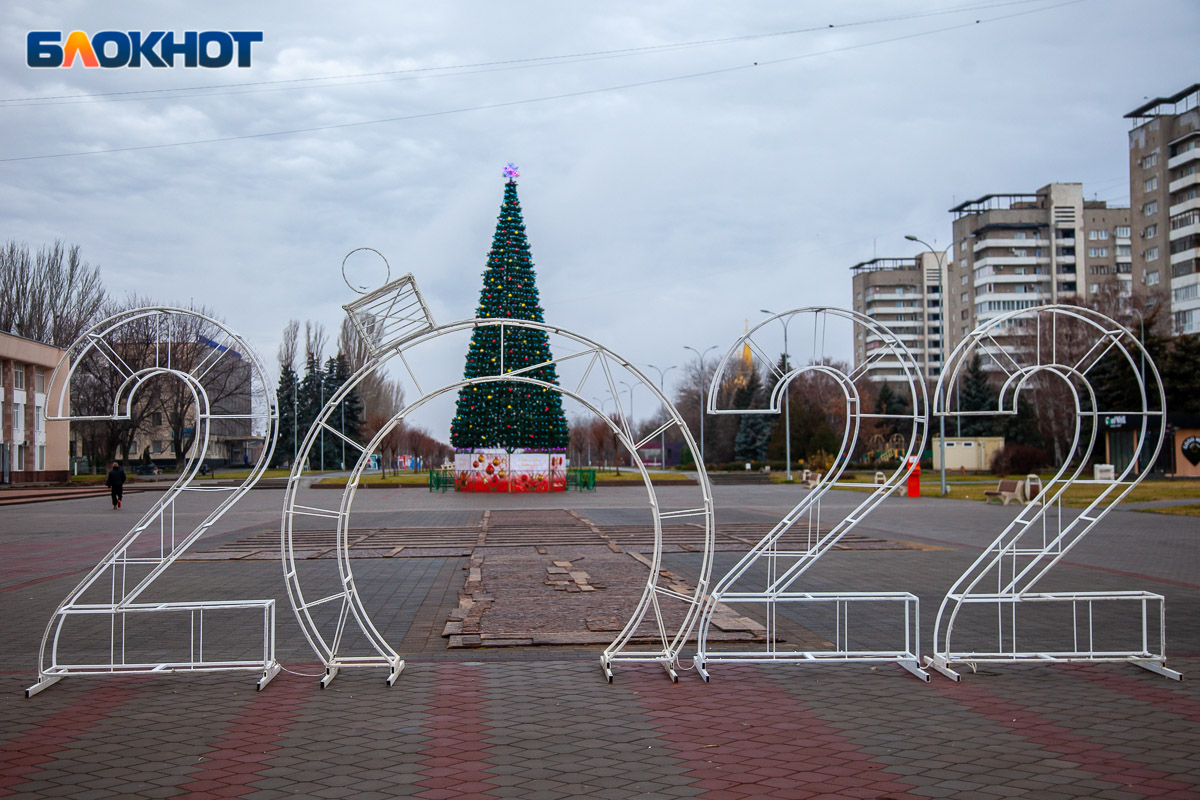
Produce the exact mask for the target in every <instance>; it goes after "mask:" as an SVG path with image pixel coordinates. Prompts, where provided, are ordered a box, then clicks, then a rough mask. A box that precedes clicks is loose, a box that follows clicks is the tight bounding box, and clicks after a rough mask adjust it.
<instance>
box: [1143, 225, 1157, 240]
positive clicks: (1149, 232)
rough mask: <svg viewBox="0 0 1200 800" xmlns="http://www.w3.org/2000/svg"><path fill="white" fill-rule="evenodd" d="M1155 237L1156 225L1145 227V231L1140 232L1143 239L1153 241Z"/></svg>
mask: <svg viewBox="0 0 1200 800" xmlns="http://www.w3.org/2000/svg"><path fill="white" fill-rule="evenodd" d="M1155 236H1158V223H1155V224H1153V225H1147V226H1146V230H1144V231H1142V238H1143V239H1153V238H1154V237H1155Z"/></svg>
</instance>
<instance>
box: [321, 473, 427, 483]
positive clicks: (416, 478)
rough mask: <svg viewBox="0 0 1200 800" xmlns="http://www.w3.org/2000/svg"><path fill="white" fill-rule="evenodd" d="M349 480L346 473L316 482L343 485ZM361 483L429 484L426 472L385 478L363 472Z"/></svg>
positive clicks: (391, 475)
mask: <svg viewBox="0 0 1200 800" xmlns="http://www.w3.org/2000/svg"><path fill="white" fill-rule="evenodd" d="M349 480H350V478H349V477H347V476H346V475H339V476H337V477H336V478H322V479H321V480H319V481H317V483H319V484H321V485H322V486H345V485H346V483H347V482H348V481H349ZM359 483H360V484H363V483H385V484H391V485H395V486H427V485H428V484H429V473H428V472H403V473H401V474H399V475H393V474H389V475H388V476H387V477H386V478H383V477H380V475H379V473H378V472H364V473H363V475H362V478H361V479H360V480H359Z"/></svg>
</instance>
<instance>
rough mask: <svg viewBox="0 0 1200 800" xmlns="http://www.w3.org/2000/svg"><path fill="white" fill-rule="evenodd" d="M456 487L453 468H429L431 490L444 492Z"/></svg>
mask: <svg viewBox="0 0 1200 800" xmlns="http://www.w3.org/2000/svg"><path fill="white" fill-rule="evenodd" d="M453 488H454V470H452V469H431V470H429V491H431V492H444V491H446V490H447V489H453Z"/></svg>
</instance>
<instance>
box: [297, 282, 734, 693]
mask: <svg viewBox="0 0 1200 800" xmlns="http://www.w3.org/2000/svg"><path fill="white" fill-rule="evenodd" d="M385 263H386V262H385ZM388 274H389V277H390V268H389V271H388ZM351 288H352V289H355V291H358V289H357V288H356V287H354V286H351ZM345 309H346V311H347V313H348V314H349V315H350V321H351V323H352V324H353V325H354V326H355V327H356V328H357V329H358V331H359V332H360V335H361V336H362V337H363V340H364V341H365V342H366V343H367V347H368V350H369V353H370V357H369V358H368V360H367V362H366V363H365V364H364V365H363V367H362V368H361V369H359V370H358V371H357V372H355V374H354V375H352V376H351V377H350V378H349V379H348V380H347V381H346V383H345V384H343V385H342V387H340V388H339V390H338V391H337V393H335V394H334V395H333V396H332V397H331V398H329V400H328V402H327V403H326V404H325V407H324V408H323V409H322V410H321V411H320V413H319V414H318V415H317V418H316V420H315V421H314V422H313V424H312V426H311V427H310V428H309V430H308V433H307V434H306V435H305V437H304V442H303V444H302V445H301V446H300V448H299V452H298V454H297V457H296V463H295V464H294V465H293V468H292V473H291V476H290V477H289V479H288V485H287V490H286V494H285V498H284V511H283V522H282V526H281V531H280V535H281V549H282V555H283V570H284V577H285V582H286V585H287V590H288V598H289V600H290V601H291V605H292V609H293V610H294V611H295V613H296V619H297V621H298V622H299V623H300V628H301V630H302V631H303V633H304V636H305V637H306V639H307V640H308V643H309V645H310V646H311V647H312V648H313V651H314V652H315V653H316V654H317V656H318V658H320V659H321V661H322V663H323V664H324V665H325V674H324V677H323V678H322V680H321V685H322V686H323V687H324V686H328V685H329V684H330V682H332V681H333V680H334V679H335V678H336V677H337V675H338V673H339V672H340V671H341V670H343V669H350V668H358V667H371V668H385V669H387V670H388V678H387V683H388V685H391V684H393V683H394V682H395V680H396V678H397V677H398V676H399V675H400V672H401V670H402V669H403V668H404V661H403V659H402V658H401V657H400V655H399V653H398V652H397V651H396V650H395V648H393V647H392V645H391V644H390V643H389V642H388V639H387V637H386V636H385V635H384V633H383V632H381V631H380V630H379V628H378V627H377V626H376V624H375V623H374V621H373V620H372V617H371V614H370V612H369V611H368V609H367V608H366V606H365V605H364V603H363V601H362V598H361V596H360V593H359V590H358V587H357V583H356V579H355V575H354V568H353V564H352V559H351V557H350V538H351V534H350V525H351V514H352V509H353V505H354V499H355V495H356V493H357V490H358V488H359V484H360V481H361V479H362V476H363V472H364V470H365V469H366V468H367V466H368V465H369V463H370V454H372V453H374V452H376V451H377V450H378V449H379V444H380V442H381V441H382V439H383V438H384V437H386V436H388V435H389V434H390V433H391V432H392V431H394V430H395V429H396V427H397V426H399V425H401V424H402V423H403V422H404V420H405V419H406V418H408V417H409V416H410V415H411V414H412V413H414V412H415V411H417V410H419V409H420V408H422V407H423V406H424V405H426V404H427V403H429V402H430V401H431V400H433V399H434V398H436V397H439V396H441V395H443V394H446V393H448V392H455V391H457V390H458V389H460V388H461V387H463V386H468V385H474V384H489V383H495V382H500V381H503V382H507V383H518V384H526V385H529V386H530V387H533V388H537V389H541V390H547V391H554V392H557V393H559V394H561V395H563V396H564V397H569V398H572V399H574V400H575V401H577V402H579V403H580V404H581V405H583V406H584V407H585V408H586V409H587V410H588V411H590V412H591V413H593V414H595V415H596V416H597V417H599V418H600V419H602V420H604V421H605V422H606V424H607V426H608V428H609V430H610V432H611V433H612V435H613V436H614V437H615V439H616V440H617V441H619V442H620V444H621V445H622V446H623V447H624V448H625V449H626V450H627V451H628V452H629V453H630V454H631V459H632V461H633V464H634V466H635V467H636V469H637V470H638V471H639V472H640V473H641V477H642V481H643V483H644V485H645V487H646V490H647V494H648V500H649V508H650V511H651V512H652V515H653V537H654V538H653V553H652V556H651V558H650V559H649V561H650V564H649V574H648V577H647V581H646V585H645V587H644V588H643V591H642V594H641V597H640V599H639V601H638V603H637V606H636V608H635V609H634V610H633V613H632V614H631V615H630V618H629V620H628V621H627V622H626V624H625V626H624V628H623V629H622V630H621V632H620V633H619V634H618V635H617V637H616V638H615V639H614V641H613V642H612V644H610V645H609V646H608V647H607V648H606V649H605V650H604V653H603V654H602V656H601V667H602V669H603V671H604V674H605V677H606V678H607V679H608V680H610V681H611V680H612V678H613V670H614V667H615V666H616V665H617V664H620V663H626V662H650V663H657V664H660V665H661V666H662V667H663V669H664V671H665V672H666V673H667V675H668V676H669V677H670V678H671V679H672V680H677V678H678V671H677V664H678V658H679V652H680V650H681V649H682V648H683V646H684V644H685V643H686V641H687V640H688V638H689V636H690V634H691V632H692V630H693V629H694V627H695V624H696V622H697V620H698V618H699V616H700V608H701V606H702V604H703V602H704V598H705V596H706V593H707V589H708V579H709V574H710V572H711V570H712V545H713V502H712V493H711V490H710V489H709V485H708V479H707V476H706V475H705V473H704V470H703V467H701V468H700V469H699V481H698V484H697V486H698V496H697V497H696V498H695V500H694V501H693V502H692V503H691V505H690V507H687V508H680V509H673V510H670V511H664V510H662V509H661V508H660V504H659V501H658V497H657V495H656V493H655V490H654V486H653V484H652V483H651V480H650V476H649V473H648V472H647V470H646V467H645V465H644V464H643V463H642V460H641V457H640V456H639V455H638V449H639V448H640V447H642V446H644V445H645V444H647V443H651V442H654V441H656V440H657V439H658V438H659V436H660V435H661V434H662V433H663V432H664V431H667V430H669V429H671V428H674V427H678V429H679V435H680V436H681V438H682V439H683V440H684V442H685V444H686V446H688V447H691V448H692V449H693V452H695V442H694V441H693V440H692V438H691V434H690V433H689V431H688V429H687V425H686V424H685V423H684V421H683V419H682V418H681V417H680V416H679V414H678V412H677V411H676V410H675V408H674V406H673V405H672V404H671V403H670V401H669V400H667V398H666V397H665V396H664V395H663V394H662V393H661V392H660V391H659V389H658V387H656V386H655V385H654V384H653V383H652V382H651V381H650V380H649V379H648V378H647V377H646V376H645V375H643V374H642V373H641V372H640V371H639V370H637V369H636V368H635V367H634V366H633V365H632V363H631V362H629V361H627V360H625V359H623V358H621V357H620V356H618V355H616V354H615V353H613V352H611V351H609V350H608V349H607V348H605V347H603V346H602V345H600V344H597V343H596V342H593V341H591V340H588V339H586V338H584V337H582V336H579V335H578V334H574V333H571V332H570V331H567V330H565V329H563V328H560V327H556V326H553V325H547V324H544V323H538V322H530V321H524V320H510V319H492V318H483V319H468V320H462V321H460V322H454V323H450V324H448V325H442V326H437V325H436V324H435V323H434V321H433V318H432V316H431V315H430V313H429V311H428V307H427V306H426V304H425V302H424V300H423V299H422V297H421V294H420V291H419V290H418V288H417V285H416V282H415V281H414V280H413V279H412V276H411V275H406V276H404V277H401V278H399V279H397V280H395V281H389V282H387V283H386V284H385V285H384V286H382V287H381V288H379V289H376V290H374V291H372V292H370V293H369V294H366V295H364V296H363V297H362V298H360V299H359V300H357V301H355V302H353V303H350V304H348V305H346V306H345ZM480 328H495V329H497V330H498V331H499V335H500V337H501V341H503V340H504V337H519V336H524V335H526V333H527V332H531V331H533V332H538V335H545V336H553V337H554V339H555V342H556V345H555V350H557V351H558V352H559V355H558V356H557V357H552V358H551V359H550V360H549V361H546V362H543V363H538V364H528V363H526V362H523V363H521V364H520V365H519V366H514V365H509V364H505V363H504V359H503V355H502V356H501V362H500V363H499V365H498V374H496V375H489V376H484V377H478V378H473V379H469V380H461V381H456V382H452V383H448V384H444V385H437V384H439V383H440V382H437V381H436V380H431V379H429V378H426V379H425V380H424V381H422V380H421V378H422V377H424V376H423V374H421V373H420V371H419V370H417V369H415V367H414V365H415V364H419V363H423V361H422V359H423V358H424V356H423V355H422V353H421V351H422V348H423V347H425V346H427V345H430V344H431V343H435V342H438V340H441V339H443V337H447V336H450V335H454V334H460V335H466V336H469V335H470V334H471V333H472V332H473V331H475V330H477V329H480ZM440 344H443V345H444V342H441V343H440ZM501 352H502V354H503V347H502V348H501ZM389 364H395V365H397V366H398V367H399V368H400V369H401V371H402V375H403V377H402V378H401V381H402V382H403V383H404V386H405V388H406V389H408V388H411V389H412V393H411V394H410V396H413V395H415V396H416V397H417V398H418V399H416V400H415V401H413V402H411V403H409V404H408V405H407V406H406V407H405V408H404V409H402V410H401V411H400V412H399V413H397V414H396V415H395V416H394V417H393V418H392V419H391V420H390V421H389V422H388V423H387V424H385V425H383V426H382V427H381V429H380V430H379V432H378V433H376V434H375V436H374V437H373V438H372V440H371V441H369V442H367V443H365V444H359V443H357V442H354V441H352V440H350V439H348V438H346V437H344V436H342V434H341V433H340V431H338V429H337V427H336V425H334V424H332V422H331V418H332V415H333V413H334V411H335V410H336V409H337V408H338V407H339V405H340V404H341V402H342V400H343V399H344V398H345V397H346V396H347V395H348V394H349V393H350V392H352V391H354V389H355V387H357V386H358V385H359V384H360V383H361V382H362V381H363V380H364V378H365V377H366V376H368V375H370V374H373V373H375V372H377V371H378V370H381V369H384V368H385V367H386V366H387V365H389ZM547 370H551V371H554V370H557V372H554V374H556V375H558V376H560V377H561V378H562V380H558V379H555V380H554V381H549V380H546V379H544V378H539V377H535V374H536V375H538V376H544V375H546V374H547V372H546V371H547ZM566 371H575V372H574V373H573V374H572V375H571V376H570V377H569V380H568V379H567V376H565V374H564V372H566ZM618 378H625V379H626V381H627V382H628V381H629V380H636V381H638V382H640V385H642V386H644V387H645V388H646V389H647V390H648V391H649V392H650V394H651V396H652V397H653V398H654V399H655V400H656V401H657V402H658V404H659V407H660V412H661V415H662V418H663V419H664V420H665V421H664V423H663V424H662V425H661V426H660V427H659V428H657V429H655V430H654V431H653V432H651V433H650V434H648V435H646V436H642V437H639V436H635V434H634V433H633V430H632V429H631V427H630V420H629V418H628V416H627V414H626V413H625V407H624V406H623V404H622V402H621V396H620V392H618V390H617V385H618V383H619V382H620V381H619V380H618ZM589 381H593V383H589ZM560 383H561V384H563V385H559V384H560ZM594 384H598V385H599V387H600V388H598V389H596V388H593V389H591V390H589V393H590V391H601V392H602V393H603V394H605V395H606V398H605V400H604V402H608V400H609V399H611V400H612V402H613V403H614V406H615V408H616V412H615V413H614V415H613V416H612V417H608V416H605V415H604V413H603V412H602V410H601V408H600V407H598V406H597V405H596V404H595V403H593V402H592V401H590V400H588V399H586V398H585V397H584V396H583V394H582V393H583V392H584V391H585V387H588V386H594ZM431 385H436V386H435V388H430V387H431ZM321 435H328V436H334V437H339V438H341V439H343V440H344V441H345V442H346V447H347V448H348V449H351V450H353V452H354V454H355V457H356V459H357V460H356V463H355V464H354V467H353V470H352V472H351V475H350V477H349V479H348V480H347V483H346V487H345V490H344V491H343V492H342V493H341V496H340V502H339V503H338V504H337V505H336V506H334V505H331V504H330V503H329V502H328V500H327V499H326V498H328V497H329V496H330V495H331V494H332V493H330V492H322V493H321V495H322V497H320V498H314V499H312V500H311V501H310V500H308V499H307V497H303V496H302V495H303V492H304V488H303V486H302V481H301V478H302V473H303V469H302V465H303V464H305V463H306V462H307V460H308V454H309V452H310V451H311V450H312V448H313V447H314V446H315V445H316V444H317V442H318V440H319V437H320V436H321ZM304 518H317V519H323V520H327V521H328V523H329V524H330V525H332V526H333V527H334V528H335V529H336V548H335V549H336V559H335V563H336V566H337V575H336V577H332V576H331V578H332V579H327V580H328V581H329V582H330V583H332V584H333V585H335V586H337V587H338V588H337V589H336V590H335V591H333V592H332V593H325V594H322V595H321V596H318V597H314V598H312V599H310V597H309V595H308V594H306V592H305V590H304V588H303V583H304V580H303V579H302V576H301V574H300V573H301V570H300V563H301V561H302V558H298V554H297V542H296V537H295V535H294V534H295V533H296V530H297V525H296V523H297V522H298V521H299V520H301V519H304ZM664 519H685V520H687V521H690V522H693V523H697V524H699V525H701V526H703V528H704V542H705V544H704V550H703V553H704V556H703V558H704V560H703V563H702V565H701V568H700V577H699V580H698V581H697V583H696V587H695V589H694V591H693V592H692V593H691V594H684V593H681V592H678V591H675V590H672V589H670V588H668V587H667V586H665V585H660V584H661V583H663V581H661V575H660V570H661V567H662V524H663V520H664ZM664 603H677V604H680V605H682V606H683V612H682V614H681V615H678V614H677V615H676V616H675V617H674V618H675V619H678V621H677V622H676V623H675V624H670V623H668V621H667V618H668V615H667V614H666V613H664V608H663V604H664ZM644 626H646V627H648V629H649V631H647V630H646V629H645V627H644ZM351 638H353V639H355V640H356V641H353V642H351V641H350V639H351ZM645 638H649V639H650V640H651V641H653V642H654V645H653V646H651V647H644V646H640V645H637V646H635V644H636V642H635V640H639V639H645Z"/></svg>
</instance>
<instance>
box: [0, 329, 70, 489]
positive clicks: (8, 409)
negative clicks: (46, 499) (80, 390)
mask: <svg viewBox="0 0 1200 800" xmlns="http://www.w3.org/2000/svg"><path fill="white" fill-rule="evenodd" d="M65 353H66V351H65V350H61V349H59V348H57V347H52V346H50V345H48V344H42V343H41V342H35V341H33V340H32V339H26V338H24V337H21V336H13V335H12V334H8V333H0V483H32V482H37V481H65V480H67V478H68V476H69V472H68V470H69V458H68V453H67V449H68V445H67V438H68V427H69V423H68V422H66V421H59V422H47V421H46V420H45V416H46V414H45V409H46V408H47V407H49V408H51V409H52V410H53V411H56V410H57V408H58V399H59V396H60V394H61V392H62V386H61V385H60V386H53V387H52V386H48V385H47V384H48V383H49V381H50V377H51V376H52V375H53V373H54V368H55V366H57V365H58V362H59V359H61V358H62V357H63V355H64V354H65Z"/></svg>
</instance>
